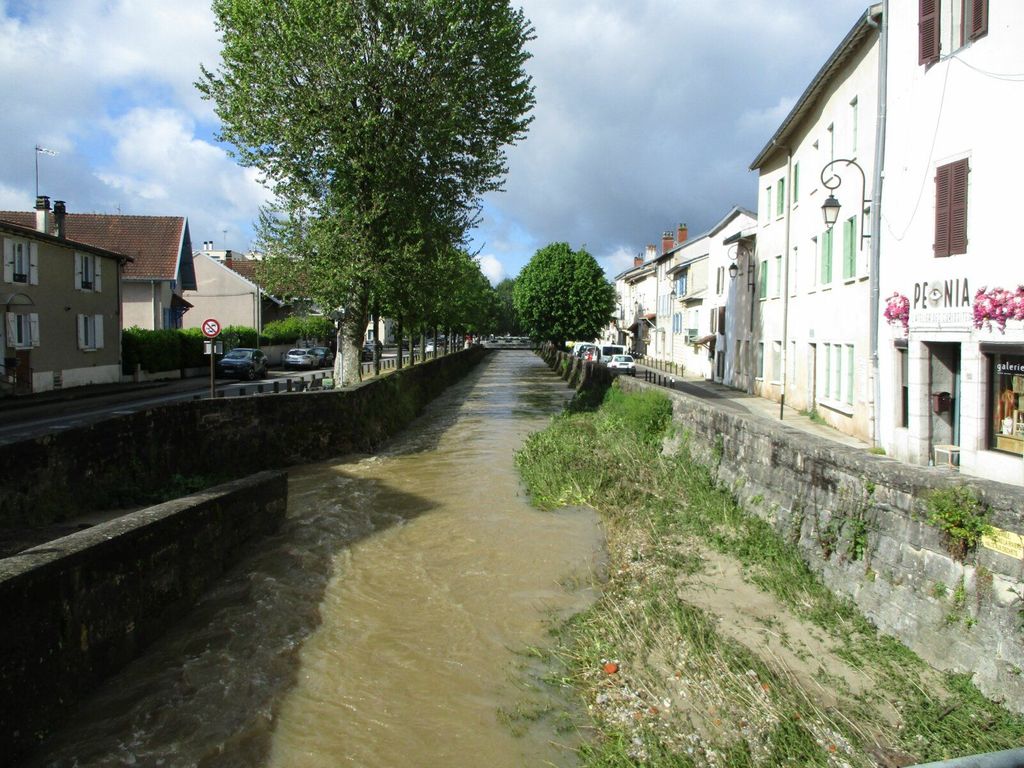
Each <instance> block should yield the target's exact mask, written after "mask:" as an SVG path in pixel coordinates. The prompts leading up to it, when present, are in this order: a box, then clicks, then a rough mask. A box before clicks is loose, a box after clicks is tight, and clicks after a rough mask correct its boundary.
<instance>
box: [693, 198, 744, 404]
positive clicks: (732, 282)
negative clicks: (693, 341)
mask: <svg viewBox="0 0 1024 768" xmlns="http://www.w3.org/2000/svg"><path fill="white" fill-rule="evenodd" d="M756 228H757V214H756V213H754V212H753V211H749V210H747V209H746V208H741V207H739V206H734V207H733V208H732V210H730V211H729V213H727V214H726V215H725V216H724V217H723V218H722V220H721V221H719V222H718V223H717V224H716V225H715V226H713V227H712V228H711V229H710V230H709V231H708V235H707V240H708V261H707V270H708V289H707V298H706V299H705V303H706V304H707V316H708V323H709V325H708V328H707V334H706V335H702V336H700V337H698V342H700V346H702V347H704V348H705V349H706V350H707V354H708V356H709V358H710V360H711V372H710V375H709V376H708V378H711V379H713V380H714V381H717V382H719V383H720V384H727V385H728V386H737V385H736V384H735V383H734V381H735V378H736V376H735V362H736V360H737V359H738V357H739V355H738V351H737V350H734V349H733V348H732V347H731V345H733V344H735V343H736V342H737V341H739V340H740V339H742V338H743V337H742V335H741V334H742V332H743V331H744V329H745V327H746V322H747V320H748V319H749V316H750V300H749V297H750V293H749V290H747V289H748V286H747V279H746V275H742V276H741V275H740V263H739V262H740V256H741V254H740V248H741V246H740V243H739V240H740V239H741V238H743V237H744V236H746V237H747V238H751V239H752V238H753V236H754V233H755V232H756ZM734 265H735V269H730V268H731V267H733V266H734ZM752 286H753V282H752V281H751V284H750V287H752ZM730 329H731V333H730ZM737 346H738V345H737ZM739 388H742V389H745V388H746V387H745V386H743V387H739Z"/></svg>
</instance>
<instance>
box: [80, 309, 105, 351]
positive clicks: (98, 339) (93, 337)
mask: <svg viewBox="0 0 1024 768" xmlns="http://www.w3.org/2000/svg"><path fill="white" fill-rule="evenodd" d="M78 348H79V349H84V350H94V349H103V315H79V316H78Z"/></svg>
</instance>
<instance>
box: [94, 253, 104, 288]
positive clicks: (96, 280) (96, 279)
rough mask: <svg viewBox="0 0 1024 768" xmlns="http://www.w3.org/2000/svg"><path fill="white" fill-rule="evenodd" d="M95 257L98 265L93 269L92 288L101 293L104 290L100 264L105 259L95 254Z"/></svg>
mask: <svg viewBox="0 0 1024 768" xmlns="http://www.w3.org/2000/svg"><path fill="white" fill-rule="evenodd" d="M93 258H94V259H95V263H96V266H95V268H94V269H93V276H92V289H93V290H94V291H96V293H99V292H100V291H101V290H103V283H102V282H101V281H100V265H101V264H102V263H103V259H101V258H100V257H99V256H95V257H93Z"/></svg>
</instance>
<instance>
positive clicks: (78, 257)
mask: <svg viewBox="0 0 1024 768" xmlns="http://www.w3.org/2000/svg"><path fill="white" fill-rule="evenodd" d="M75 290H76V291H80V290H82V254H80V253H78V252H77V251H76V252H75Z"/></svg>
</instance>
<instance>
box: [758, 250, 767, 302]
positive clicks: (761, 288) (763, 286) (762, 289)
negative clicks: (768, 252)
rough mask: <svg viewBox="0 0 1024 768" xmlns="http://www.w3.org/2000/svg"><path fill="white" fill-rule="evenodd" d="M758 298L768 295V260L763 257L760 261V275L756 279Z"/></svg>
mask: <svg viewBox="0 0 1024 768" xmlns="http://www.w3.org/2000/svg"><path fill="white" fill-rule="evenodd" d="M757 297H758V298H759V299H764V298H767V297H768V260H767V259H764V260H763V261H762V262H761V275H760V280H759V281H758V295H757Z"/></svg>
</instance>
